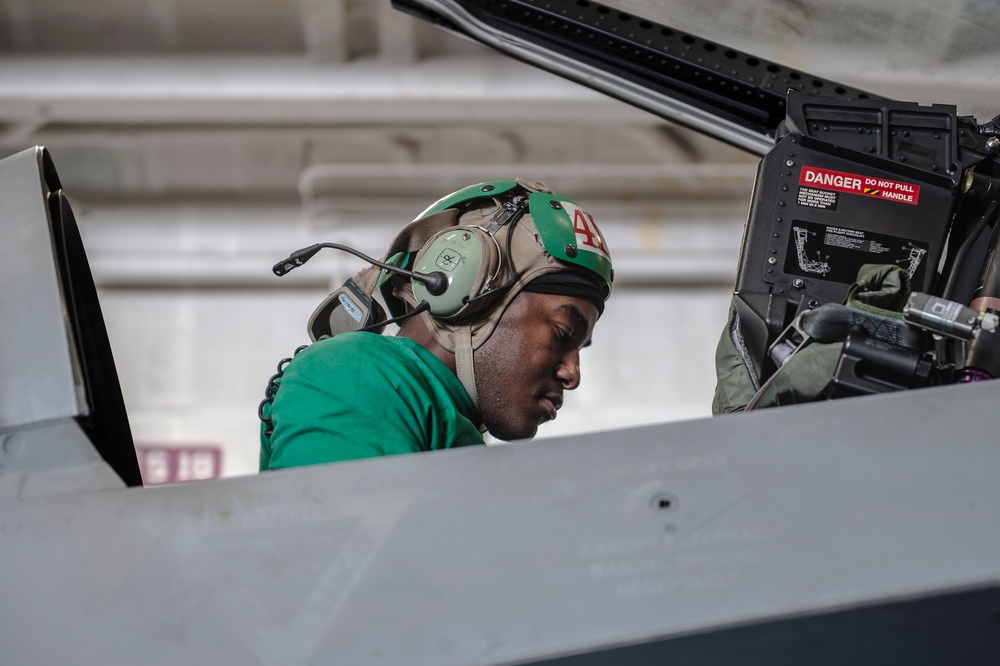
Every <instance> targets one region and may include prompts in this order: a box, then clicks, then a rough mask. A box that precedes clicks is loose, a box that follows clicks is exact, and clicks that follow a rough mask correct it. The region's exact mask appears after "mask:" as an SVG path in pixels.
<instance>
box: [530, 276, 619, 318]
mask: <svg viewBox="0 0 1000 666" xmlns="http://www.w3.org/2000/svg"><path fill="white" fill-rule="evenodd" d="M605 289H606V288H605V287H604V285H603V284H602V280H601V279H600V278H599V277H597V276H596V275H594V276H591V275H588V274H587V273H583V272H580V271H560V272H558V273H546V274H544V275H540V276H538V277H536V278H535V279H534V280H532V281H531V282H529V283H528V284H527V285H525V287H524V289H522V291H530V292H533V293H536V294H558V295H560V296H576V297H578V298H585V299H587V300H588V301H590V302H591V303H593V304H594V306H595V307H596V308H597V316H598V317H600V316H601V315H602V314H604V292H605Z"/></svg>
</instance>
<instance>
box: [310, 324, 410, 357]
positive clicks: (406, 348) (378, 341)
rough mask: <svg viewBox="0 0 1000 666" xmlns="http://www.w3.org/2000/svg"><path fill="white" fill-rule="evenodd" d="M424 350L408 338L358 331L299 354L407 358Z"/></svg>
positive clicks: (323, 341) (326, 340) (316, 343)
mask: <svg viewBox="0 0 1000 666" xmlns="http://www.w3.org/2000/svg"><path fill="white" fill-rule="evenodd" d="M422 350H423V347H421V346H420V345H419V344H417V343H415V342H413V341H412V340H409V339H407V338H400V337H395V336H390V335H378V334H376V333H365V332H360V331H358V332H352V333H341V334H340V335H338V336H336V337H333V338H326V339H325V340H319V341H318V342H314V343H313V344H311V345H309V346H308V347H306V348H305V349H304V350H302V352H301V353H300V354H299V355H298V356H301V357H302V358H303V359H308V358H314V359H315V358H342V359H343V358H350V357H352V356H372V355H385V356H396V357H399V358H402V359H406V358H413V357H414V356H415V355H420V353H421V351H422ZM423 351H426V350H423ZM298 356H297V357H296V358H298Z"/></svg>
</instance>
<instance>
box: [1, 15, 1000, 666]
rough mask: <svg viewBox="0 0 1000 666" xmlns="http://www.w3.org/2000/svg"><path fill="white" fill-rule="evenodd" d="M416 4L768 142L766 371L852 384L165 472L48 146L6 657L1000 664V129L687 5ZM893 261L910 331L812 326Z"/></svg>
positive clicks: (645, 101) (31, 218)
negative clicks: (326, 458)
mask: <svg viewBox="0 0 1000 666" xmlns="http://www.w3.org/2000/svg"><path fill="white" fill-rule="evenodd" d="M398 1H399V6H400V8H402V9H405V10H406V11H408V12H411V13H414V14H416V15H418V16H420V17H422V18H426V19H428V20H432V21H435V22H437V23H439V24H440V25H441V26H442V27H444V28H445V29H448V30H451V31H454V32H459V33H461V34H464V35H466V36H468V37H471V38H473V39H476V40H478V41H481V42H483V43H486V44H488V45H491V46H493V47H495V48H498V49H500V50H502V51H504V52H506V53H508V54H509V55H511V56H513V57H516V58H519V59H522V60H525V61H527V62H530V63H532V64H535V65H538V66H541V67H544V68H546V69H550V70H552V71H555V72H556V73H558V74H560V75H563V76H567V77H569V78H571V79H574V80H577V81H580V82H583V83H586V84H587V85H590V86H592V87H594V88H597V89H598V90H601V91H603V92H605V93H608V94H610V95H613V96H615V97H618V98H620V99H622V100H623V101H625V102H627V103H631V104H635V105H637V106H640V107H641V108H644V109H646V110H648V111H650V112H651V113H654V114H657V115H659V116H662V117H664V118H668V119H671V120H673V121H676V122H679V123H682V124H686V125H689V126H691V127H694V128H696V129H698V130H699V131H703V132H706V133H709V134H711V135H712V136H716V137H717V138H720V139H722V140H725V141H728V142H730V143H733V144H734V145H737V146H740V147H742V148H744V149H746V150H748V151H750V152H753V153H755V154H758V155H760V156H761V157H762V160H761V166H760V169H759V171H758V176H757V183H756V187H755V190H754V194H753V199H752V201H751V202H750V212H749V216H748V221H747V225H746V227H745V232H744V241H743V250H742V256H741V262H740V267H739V271H738V277H737V288H736V291H735V293H734V297H733V311H734V312H735V313H736V315H737V317H736V318H735V319H734V321H735V322H736V323H735V324H734V328H733V329H732V330H733V332H734V334H739V336H740V337H742V339H743V340H744V343H743V344H742V345H739V346H740V347H741V349H742V351H743V356H742V358H741V362H742V363H743V364H744V367H745V369H746V372H747V374H748V376H750V377H752V378H753V380H754V381H755V382H756V383H757V384H756V385H755V386H757V387H759V388H761V389H764V388H766V387H767V385H768V382H769V381H771V379H772V378H773V377H775V376H780V374H781V368H783V367H784V366H785V362H786V360H787V358H789V357H794V355H795V354H797V353H798V352H799V351H800V350H801V349H802V348H804V347H806V346H807V345H808V344H810V343H811V342H814V341H819V342H820V343H823V344H838V345H841V347H842V351H841V352H840V362H839V363H838V369H837V372H836V376H835V377H834V381H833V382H832V385H831V389H830V393H829V397H835V398H842V399H829V400H827V399H825V398H826V397H828V395H827V394H824V395H822V396H818V397H820V398H823V399H815V398H816V397H817V396H811V397H810V398H809V399H808V400H805V399H804V400H802V404H794V405H789V406H784V407H781V408H779V409H750V410H748V411H747V412H746V413H740V414H730V415H725V416H719V417H716V418H712V419H701V420H693V421H687V422H680V423H672V424H665V425H659V426H647V427H641V428H634V429H627V430H620V431H610V432H603V433H595V434H591V435H586V436H575V437H568V438H563V439H556V440H550V441H549V442H547V444H546V445H545V446H509V447H471V448H469V449H461V450H455V451H449V452H442V453H431V454H421V455H410V456H400V457H395V458H391V459H386V460H378V461H358V462H349V463H342V464H337V465H331V466H319V467H313V468H305V469H294V470H283V471H278V472H272V473H268V474H265V475H261V476H257V477H247V478H235V479H225V480H214V481H204V482H197V483H189V484H182V485H174V486H165V487H157V488H142V487H141V480H140V478H139V471H138V466H137V464H136V459H135V452H134V447H133V443H132V439H131V434H130V430H129V426H128V418H127V415H126V413H125V409H124V405H123V401H122V398H121V392H120V389H119V387H118V381H117V375H116V370H115V367H114V363H113V360H112V358H111V354H110V349H109V345H108V340H107V334H106V333H105V330H104V324H103V320H102V316H101V311H100V304H99V301H98V298H97V292H96V290H95V289H94V286H93V281H92V279H91V276H90V271H89V266H88V263H87V259H86V253H85V250H84V247H83V244H82V242H81V239H80V236H79V233H78V231H77V228H76V223H75V221H74V218H73V214H72V211H71V210H70V207H69V205H68V204H67V201H66V197H65V195H64V193H63V191H62V186H61V184H60V182H59V178H58V176H57V174H56V169H55V166H54V165H53V164H52V161H51V159H50V158H49V156H48V153H47V152H46V151H45V150H44V149H43V148H36V149H33V150H28V151H25V152H22V153H20V154H18V155H15V156H12V157H10V158H7V159H5V160H3V161H0V228H2V230H3V234H2V237H3V239H4V242H3V243H0V285H2V286H3V288H2V289H0V343H2V344H0V562H2V564H3V571H4V573H3V575H2V576H0V595H2V598H3V600H4V601H3V604H2V611H0V613H2V615H0V645H2V647H0V650H2V654H3V659H2V661H3V663H9V664H64V663H71V664H101V665H109V664H137V663H154V664H178V663H185V664H190V663H212V664H230V663H234V664H235V663H239V664H254V663H260V664H268V665H270V664H321V663H322V664H331V663H332V664H349V665H352V666H354V665H359V666H360V665H362V664H406V665H408V666H416V665H423V664H427V665H430V664H434V665H450V664H454V665H473V664H475V665H479V664H553V665H555V664H566V665H567V666H570V665H574V666H575V665H584V664H598V663H600V664H605V663H613V664H646V663H665V664H768V665H771V664H800V663H809V664H843V663H851V664H996V663H998V662H1000V592H998V581H1000V557H998V555H997V554H998V553H1000V518H998V512H997V507H998V506H1000V445H998V438H997V435H996V432H997V430H998V426H1000V416H990V415H991V414H992V409H993V408H994V407H995V405H996V404H998V403H997V401H1000V383H998V382H995V381H989V379H990V378H991V377H992V376H995V375H996V373H997V371H998V370H1000V369H998V368H997V367H996V365H997V363H998V362H1000V354H998V353H997V352H996V351H995V349H994V348H996V347H997V346H998V345H997V344H996V343H995V342H993V338H994V335H1000V333H996V334H994V331H995V330H996V326H995V323H996V317H995V316H992V318H991V315H995V313H994V312H993V310H994V308H993V306H992V301H990V300H989V299H991V298H995V297H1000V293H995V292H996V291H997V283H998V279H997V276H996V271H995V268H994V264H995V262H994V261H993V257H994V256H995V255H996V252H995V249H996V247H995V246H996V242H997V240H996V239H994V238H993V236H994V227H996V217H997V209H998V204H997V199H998V198H1000V197H998V196H997V191H998V190H1000V180H998V177H1000V173H998V166H997V164H996V158H997V155H998V152H1000V128H998V127H997V125H996V123H995V122H988V123H985V124H979V123H978V122H977V121H976V120H975V119H974V118H973V117H971V116H962V115H959V114H958V111H957V109H956V107H955V106H952V105H948V104H938V105H930V106H928V105H920V104H916V103H914V102H909V101H903V100H900V99H895V97H894V98H887V97H881V96H878V95H876V94H873V93H868V92H865V90H863V89H862V88H860V87H854V86H851V85H847V84H841V83H838V82H836V81H834V80H830V79H826V78H821V77H819V76H814V75H812V74H806V73H805V72H803V71H801V70H798V69H791V68H789V67H786V66H785V65H782V64H780V63H779V62H777V61H776V60H765V59H763V58H761V57H757V56H754V55H751V54H750V53H748V52H745V51H743V50H739V49H737V48H736V47H730V46H727V45H726V44H725V42H723V41H722V40H721V39H719V38H716V37H712V38H711V39H709V38H706V37H703V36H698V35H697V34H694V33H691V32H686V31H683V30H681V29H680V28H679V27H677V26H678V23H681V24H683V23H685V20H686V18H685V14H684V11H683V7H684V5H682V4H678V5H677V7H674V8H675V10H676V12H677V21H678V23H674V24H671V25H667V24H666V23H664V22H659V21H658V19H657V18H656V17H654V16H653V15H652V13H650V14H649V15H648V16H649V18H644V17H643V16H641V15H640V14H638V13H637V11H638V9H634V8H632V7H628V6H626V5H625V4H624V3H621V4H620V5H619V6H607V5H602V4H598V3H594V2H589V1H586V0H579V1H573V2H570V1H565V2H555V1H552V0H502V1H501V0H398ZM637 4H639V3H633V5H637ZM694 4H698V5H699V6H700V7H701V11H702V12H706V11H709V10H711V9H712V8H715V9H719V10H720V11H721V10H722V9H725V8H728V9H730V10H733V8H734V7H736V6H737V5H739V3H728V4H727V3H724V2H718V3H708V4H705V3H692V5H691V6H693V5H694ZM782 4H784V3H782ZM797 6H798V5H797ZM860 6H861V5H858V7H860ZM920 6H921V7H923V6H924V5H920ZM801 7H804V8H806V9H810V10H813V13H812V14H810V16H811V17H812V18H813V19H819V18H823V17H824V16H826V15H827V14H824V13H823V12H824V11H827V12H829V11H833V10H831V9H829V8H827V9H826V10H824V9H823V8H824V5H821V4H819V3H801ZM656 8H657V4H656V3H652V4H651V5H647V6H646V7H642V6H641V5H639V9H650V10H655V9H656ZM845 8H846V9H851V7H846V5H845ZM692 11H693V10H692ZM802 11H806V10H802ZM806 14H809V12H808V11H806ZM732 18H733V17H730V19H724V18H720V19H719V20H720V22H722V23H725V22H726V20H731V19H732ZM793 27H794V26H793ZM793 32H795V31H793ZM800 33H801V31H799V32H798V33H796V34H797V35H798V38H801V39H805V40H808V39H809V38H810V36H809V35H805V34H800ZM734 34H735V33H734ZM953 55H954V54H951V55H948V54H945V55H944V56H943V58H944V59H945V60H947V59H948V58H949V57H952V56H953ZM944 101H947V100H944ZM869 181H870V182H869ZM996 235H997V236H1000V234H996ZM880 248H885V249H884V250H883V249H880ZM872 253H876V254H880V255H882V256H884V257H889V258H891V259H892V262H889V263H895V264H896V265H899V266H901V267H902V268H904V269H905V271H906V273H907V275H908V277H909V279H910V280H911V283H912V286H913V289H914V291H915V293H916V294H917V297H916V300H912V299H911V301H910V304H909V305H910V307H909V309H908V314H907V315H906V319H898V320H895V323H894V324H893V325H892V326H889V327H888V328H889V331H888V333H886V330H884V329H883V330H881V331H879V330H873V324H872V320H871V319H867V318H865V317H859V316H855V318H853V319H851V320H850V322H849V323H850V325H849V326H841V328H840V329H838V332H837V333H836V334H831V333H829V329H828V327H824V326H822V325H821V324H822V322H820V323H817V322H816V321H815V320H816V317H815V315H811V314H810V313H814V312H819V311H823V312H834V313H840V314H843V312H842V307H841V306H840V305H839V304H840V303H841V302H842V301H843V300H844V298H845V296H846V295H847V291H848V287H849V284H850V283H851V281H852V280H853V278H854V276H855V275H856V269H857V268H858V266H860V265H862V264H864V263H870V262H869V259H870V255H871V254H872ZM883 263H885V262H883ZM984 266H985V270H984V269H983V267H984ZM977 299H986V300H978V301H977ZM976 303H979V304H981V308H979V307H970V304H976ZM824 308H825V309H824ZM834 320H835V322H840V324H843V321H842V320H836V318H835V317H834ZM882 323H885V322H882ZM911 389H913V390H911ZM751 406H753V405H751Z"/></svg>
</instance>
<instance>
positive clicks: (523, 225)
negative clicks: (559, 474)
mask: <svg viewBox="0 0 1000 666" xmlns="http://www.w3.org/2000/svg"><path fill="white" fill-rule="evenodd" d="M327 245H329V246H334V245H333V244H327ZM319 247H320V246H313V248H306V249H305V250H308V251H311V254H310V253H305V250H304V251H300V253H305V254H304V255H303V256H304V258H303V256H300V257H299V258H296V255H298V254H299V253H296V254H293V255H292V257H290V258H289V260H288V261H289V262H291V263H287V264H285V270H286V271H287V270H290V269H291V268H292V267H294V266H295V265H301V263H303V262H304V261H305V259H307V258H308V256H312V254H314V253H315V251H316V250H317V249H318V248H319ZM340 249H343V248H340ZM373 263H375V264H377V265H378V266H380V267H381V268H382V270H381V271H379V269H378V268H374V267H373V268H369V269H365V270H364V271H362V272H360V273H359V274H358V275H356V276H355V277H354V278H352V280H351V281H349V284H345V286H344V287H343V288H341V289H340V290H338V291H336V292H334V294H332V295H331V297H330V298H328V299H327V300H326V301H325V302H324V303H323V304H321V306H320V307H319V308H318V309H317V312H316V313H314V315H313V317H312V319H311V321H310V336H311V337H312V338H313V339H314V340H317V341H316V342H314V343H313V344H312V345H310V346H308V347H306V348H305V349H303V350H302V351H301V353H299V354H297V355H296V356H295V357H294V359H293V360H292V361H291V362H290V363H289V364H288V365H287V367H285V368H284V369H283V371H282V372H279V375H278V376H276V377H275V378H272V382H271V384H270V385H269V387H268V398H267V399H266V400H265V401H264V403H263V404H262V405H261V418H262V421H263V423H262V428H261V456H260V468H261V470H267V469H278V468H282V467H293V466H300V465H311V464H318V463H328V462H336V461H343V460H353V459H359V458H368V457H374V456H383V455H394V454H399V453H410V452H417V451H429V450H436V449H445V448H452V447H458V446H467V445H472V444H482V443H483V436H482V433H483V432H486V431H489V432H490V433H491V434H492V435H493V436H495V437H496V438H498V439H502V440H513V439H526V438H530V437H533V436H534V435H535V433H536V432H537V430H538V426H539V425H540V424H541V423H544V422H546V421H548V420H551V419H553V418H555V416H556V412H557V410H558V409H559V408H560V407H561V406H562V402H563V393H564V391H568V390H573V389H575V388H576V387H577V386H579V383H580V350H581V349H582V348H583V347H585V346H586V345H588V344H590V339H591V335H592V332H593V329H594V325H595V324H596V322H597V319H598V317H600V315H601V313H602V312H603V310H604V301H605V300H606V299H607V297H608V295H609V294H610V291H611V280H612V277H613V271H612V268H611V258H610V255H609V253H608V251H607V246H606V243H605V242H604V238H603V236H602V235H601V232H600V230H599V229H598V228H597V225H596V224H595V223H594V221H593V218H592V217H591V216H590V215H589V214H587V213H586V212H585V211H583V210H582V209H581V208H580V207H579V206H577V205H576V204H575V203H574V202H572V201H571V200H569V199H566V198H565V197H561V196H559V195H556V194H553V193H552V192H551V191H550V190H549V189H548V188H547V187H546V186H545V185H544V184H541V183H529V182H525V181H521V180H516V181H499V182H493V183H480V184H478V185H473V186H471V187H467V188H464V189H462V190H459V191H458V192H455V193H453V194H451V195H448V196H446V197H444V198H442V199H440V200H439V201H437V202H436V203H435V204H433V205H432V206H431V207H429V208H428V209H427V210H425V211H424V212H423V213H421V215H419V216H418V217H417V219H416V221H414V222H413V223H411V224H410V225H409V226H407V227H406V228H405V229H404V230H403V232H402V233H401V234H400V235H399V236H398V237H397V238H396V240H395V241H393V244H392V245H391V246H390V249H389V252H388V253H387V254H386V258H385V260H384V262H374V261H373ZM279 266H281V264H279ZM279 266H276V272H278V268H279ZM414 274H415V275H414ZM376 290H378V291H380V292H381V295H382V298H383V300H384V302H385V303H386V305H387V307H388V309H389V311H390V313H391V314H392V315H393V317H394V319H393V321H400V322H401V323H400V331H399V333H398V335H396V336H394V337H390V336H384V335H380V334H379V332H380V331H381V328H382V326H383V325H384V323H385V322H384V321H383V317H384V315H383V314H382V312H381V308H380V307H379V306H378V305H377V303H376V302H375V301H373V300H371V299H370V298H369V295H370V294H373V292H374V291H376ZM369 311H370V312H371V313H372V314H371V315H370V316H369V314H368V313H369ZM345 313H346V316H345Z"/></svg>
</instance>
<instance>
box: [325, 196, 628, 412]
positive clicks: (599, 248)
mask: <svg viewBox="0 0 1000 666" xmlns="http://www.w3.org/2000/svg"><path fill="white" fill-rule="evenodd" d="M384 262H385V263H386V264H389V265H390V266H392V267H396V268H399V269H403V270H404V271H414V272H417V273H421V274H425V275H426V274H430V273H441V274H443V275H444V276H445V277H446V279H447V282H446V284H444V285H443V286H442V287H441V288H438V289H429V288H428V287H427V286H426V285H425V284H424V283H423V282H421V281H417V280H414V279H411V278H410V277H408V276H406V275H404V274H401V273H397V272H396V271H392V270H385V269H381V270H379V269H378V268H375V267H371V268H367V269H364V270H363V271H361V272H360V273H358V275H356V276H355V277H354V278H353V279H352V280H353V282H354V286H355V287H356V289H355V293H357V292H363V293H364V294H371V293H373V292H374V291H375V289H378V290H379V291H380V292H381V294H382V298H383V300H384V301H385V304H386V306H387V307H388V309H389V312H390V314H391V315H392V316H393V317H395V318H399V317H404V316H406V315H407V314H409V313H412V312H413V311H414V310H415V309H417V308H418V306H419V307H420V309H421V310H422V312H420V314H419V315H417V316H419V317H421V318H423V319H424V321H425V323H426V324H427V325H428V327H429V329H430V330H431V332H432V334H433V335H434V338H435V339H436V340H437V341H438V342H439V343H440V344H441V345H442V346H443V347H444V348H445V349H447V350H449V351H451V352H453V353H454V354H455V359H456V369H457V375H458V378H459V380H460V381H461V382H462V385H463V386H464V387H465V389H466V391H468V393H469V396H470V397H471V398H472V401H473V404H476V405H477V406H478V398H477V392H476V383H475V370H474V365H473V351H474V350H476V349H478V348H479V347H480V346H482V344H483V343H484V342H486V340H487V339H488V338H489V337H490V335H491V334H492V333H493V331H494V329H495V328H496V326H497V324H498V323H499V321H500V317H501V316H502V315H503V312H504V311H505V310H506V308H507V306H508V305H509V304H510V303H511V301H513V300H514V298H515V297H516V296H517V295H518V294H519V293H520V292H521V291H526V290H527V291H542V292H548V293H560V294H570V295H576V296H581V297H583V298H587V299H589V300H591V301H592V302H594V304H595V305H596V306H597V308H598V312H599V313H600V312H603V310H604V301H605V300H606V299H607V298H608V296H610V294H611V282H612V280H613V279H614V271H613V269H612V265H611V255H610V253H609V252H608V248H607V243H606V242H605V240H604V236H603V234H602V233H601V231H600V229H599V228H598V227H597V224H596V223H595V222H594V219H593V217H592V216H591V215H590V214H589V213H587V212H586V211H584V210H583V209H582V208H580V207H579V206H578V205H577V204H576V203H574V202H573V201H571V200H570V199H567V198H566V197H563V196H559V195H557V194H554V193H553V192H552V191H551V190H549V188H548V187H546V186H545V185H544V184H543V183H540V182H527V181H523V180H520V179H518V180H511V181H497V182H489V183H480V184H478V185H472V186H470V187H466V188H464V189H461V190H459V191H457V192H454V193H452V194H449V195H448V196H446V197H443V198H442V199H439V200H438V201H437V202H435V203H434V204H432V205H431V206H430V207H429V208H427V209H426V210H425V211H424V212H422V213H421V214H420V215H418V216H417V218H416V219H415V220H414V221H413V222H411V223H410V224H409V225H407V226H406V227H405V228H404V229H403V230H402V231H401V232H400V234H399V235H398V236H397V237H396V239H395V240H394V241H393V242H392V245H391V246H390V247H389V251H388V252H387V253H386V256H385V258H384ZM543 276H545V277H543ZM539 278H541V279H539ZM350 282H351V281H349V283H350ZM346 286H347V285H345V287H346ZM339 291H343V288H342V289H341V290H338V292H339ZM338 292H334V295H336V294H337V293H338ZM334 295H331V297H330V298H329V299H327V301H325V302H324V305H326V304H328V303H330V302H331V299H333V298H334ZM340 302H341V303H343V304H344V305H345V308H347V307H348V304H347V303H345V302H344V298H343V296H341V297H340ZM422 303H426V304H427V305H426V306H424V305H422ZM372 304H373V305H375V309H376V310H377V309H378V308H377V304H374V303H372ZM324 305H321V306H320V307H319V308H318V309H317V311H316V312H315V313H314V314H313V317H312V319H311V320H310V325H309V329H310V335H311V336H312V337H313V339H314V340H315V339H318V338H320V337H324V335H325V334H330V333H325V334H324V332H325V331H329V329H330V326H329V325H327V323H326V321H327V320H333V319H334V316H336V315H328V311H331V310H330V308H329V307H328V308H327V309H326V310H324ZM334 306H336V302H334ZM338 310H339V309H338ZM380 316H381V313H380V312H379V313H378V314H377V316H376V318H375V323H378V321H379V317H380ZM331 323H333V322H332V321H331ZM333 329H334V330H336V326H335V325H334V326H333ZM368 330H371V327H369V328H368ZM379 330H380V329H379Z"/></svg>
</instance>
